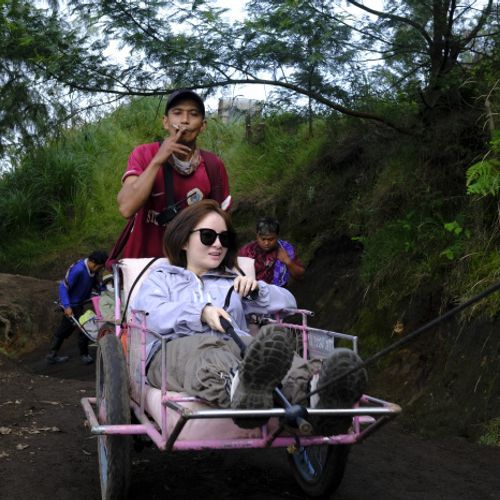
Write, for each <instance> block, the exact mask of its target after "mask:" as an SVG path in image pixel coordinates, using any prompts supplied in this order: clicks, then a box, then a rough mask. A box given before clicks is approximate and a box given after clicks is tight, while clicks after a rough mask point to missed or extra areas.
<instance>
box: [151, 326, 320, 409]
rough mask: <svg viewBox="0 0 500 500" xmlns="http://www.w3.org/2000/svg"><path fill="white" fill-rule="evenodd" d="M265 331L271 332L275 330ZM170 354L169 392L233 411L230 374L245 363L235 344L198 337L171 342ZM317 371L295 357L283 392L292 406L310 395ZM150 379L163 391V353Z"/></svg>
mask: <svg viewBox="0 0 500 500" xmlns="http://www.w3.org/2000/svg"><path fill="white" fill-rule="evenodd" d="M263 328H266V329H271V328H273V326H272V325H267V326H264V327H263ZM241 338H242V340H243V341H244V342H245V343H247V344H250V343H251V342H252V341H253V340H254V338H253V337H241ZM166 351H167V352H166V367H165V368H166V370H167V389H168V390H170V391H176V392H186V393H188V394H190V395H192V396H199V397H200V398H203V399H205V400H207V401H209V402H210V403H213V404H215V405H217V406H219V407H221V408H228V407H229V405H230V400H229V392H228V390H227V384H228V379H229V372H230V370H231V369H236V368H237V367H238V365H239V363H240V361H241V355H240V351H239V348H238V346H237V345H236V343H235V342H234V340H232V339H225V338H222V337H216V336H215V335H209V334H195V335H191V336H189V337H182V338H179V339H175V340H172V341H170V342H169V343H168V344H167V347H166ZM314 368H315V367H314V363H311V362H308V361H306V360H304V359H303V358H301V357H299V356H297V355H295V356H294V359H293V362H292V366H291V368H290V370H289V371H288V373H287V374H286V376H285V378H284V379H283V381H282V384H283V392H284V394H285V395H286V397H287V398H288V399H289V400H290V401H291V402H295V401H298V400H299V399H301V398H302V397H303V396H305V394H307V392H308V386H309V380H310V379H311V377H312V374H313V370H314ZM314 371H316V370H314ZM147 378H148V382H149V384H150V385H152V386H153V387H157V388H160V387H161V351H159V352H157V353H156V354H155V355H154V356H153V359H152V360H151V363H150V365H149V369H148V373H147Z"/></svg>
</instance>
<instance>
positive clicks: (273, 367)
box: [231, 327, 293, 409]
mask: <svg viewBox="0 0 500 500" xmlns="http://www.w3.org/2000/svg"><path fill="white" fill-rule="evenodd" d="M292 359H293V347H292V343H291V340H290V336H289V333H288V332H287V331H286V330H277V329H275V328H272V327H271V328H268V329H266V328H264V329H262V330H261V332H259V334H258V335H257V336H256V337H255V340H254V341H253V342H252V343H251V344H250V345H249V346H248V348H247V351H246V354H245V358H244V359H243V361H242V363H241V365H240V368H239V378H240V382H239V385H238V387H237V389H236V391H235V394H234V395H233V399H232V401H231V407H232V408H239V409H250V408H254V409H262V408H272V407H273V406H274V405H273V391H274V388H275V387H276V386H277V385H278V384H279V383H280V382H281V380H282V379H283V377H284V376H285V375H286V374H287V372H288V370H289V369H290V366H291V364H292Z"/></svg>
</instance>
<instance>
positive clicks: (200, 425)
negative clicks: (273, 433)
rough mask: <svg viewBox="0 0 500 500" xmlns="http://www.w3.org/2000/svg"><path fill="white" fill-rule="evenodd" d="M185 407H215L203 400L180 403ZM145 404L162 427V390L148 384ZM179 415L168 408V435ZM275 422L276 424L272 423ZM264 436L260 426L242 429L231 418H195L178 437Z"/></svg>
mask: <svg viewBox="0 0 500 500" xmlns="http://www.w3.org/2000/svg"><path fill="white" fill-rule="evenodd" d="M168 396H169V397H188V395H187V394H185V393H180V392H171V391H169V392H168ZM180 404H182V406H184V407H185V408H189V409H191V410H193V411H196V410H209V409H213V407H211V406H208V405H206V404H203V403H201V402H186V403H184V402H183V403H180ZM144 406H145V409H146V411H147V413H148V414H149V415H150V416H151V417H152V418H153V420H154V421H155V422H156V423H157V424H158V426H160V427H161V391H160V389H156V388H154V387H150V386H146V388H145V400H144ZM178 419H179V415H178V413H177V412H176V411H175V410H171V409H170V408H167V435H170V433H171V432H172V431H173V429H174V427H175V424H176V423H177V421H178ZM275 420H276V419H271V422H270V425H271V427H272V428H276V427H277V422H273V421H275ZM272 424H274V425H272ZM260 437H262V434H261V430H260V428H255V429H241V428H240V427H238V426H237V425H235V424H234V423H233V421H232V420H231V419H229V418H213V419H193V420H189V421H188V422H187V423H186V425H185V426H184V429H183V430H182V432H181V433H180V435H179V437H178V438H177V439H178V440H180V441H187V440H206V439H211V440H212V439H255V438H260Z"/></svg>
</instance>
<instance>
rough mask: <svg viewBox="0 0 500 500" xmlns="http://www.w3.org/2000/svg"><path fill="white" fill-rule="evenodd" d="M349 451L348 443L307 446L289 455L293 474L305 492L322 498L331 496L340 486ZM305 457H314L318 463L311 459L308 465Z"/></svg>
mask: <svg viewBox="0 0 500 500" xmlns="http://www.w3.org/2000/svg"><path fill="white" fill-rule="evenodd" d="M349 451H350V446H348V445H334V446H333V445H321V446H309V447H305V448H302V449H301V451H299V452H298V453H295V454H289V453H287V455H288V462H289V464H290V467H291V469H292V474H293V476H294V478H295V480H296V481H297V483H298V484H299V486H300V487H301V488H302V490H303V491H304V493H306V494H307V495H308V496H310V497H314V498H321V497H329V496H330V495H331V494H332V493H334V492H335V491H336V490H337V488H338V487H339V486H340V483H341V482H342V478H343V477H344V471H345V467H346V465H347V459H348V457H349ZM304 453H305V454H306V455H304ZM305 457H307V458H309V457H310V459H314V460H315V461H316V464H313V463H312V462H311V461H309V467H308V465H307V463H306V462H305V460H304V459H303V458H305Z"/></svg>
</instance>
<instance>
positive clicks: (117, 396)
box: [96, 335, 131, 500]
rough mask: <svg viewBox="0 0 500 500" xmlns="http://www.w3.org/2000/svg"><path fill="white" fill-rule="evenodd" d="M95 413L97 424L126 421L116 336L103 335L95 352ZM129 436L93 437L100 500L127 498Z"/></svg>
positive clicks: (123, 368) (124, 373)
mask: <svg viewBox="0 0 500 500" xmlns="http://www.w3.org/2000/svg"><path fill="white" fill-rule="evenodd" d="M97 359H98V363H97V374H96V385H97V391H96V392H97V416H98V420H99V423H100V424H130V402H129V393H128V377H127V367H126V363H125V357H124V355H123V350H122V346H121V344H120V341H119V339H118V338H117V337H116V336H115V335H105V336H104V337H102V338H101V339H100V340H99V344H98V353H97ZM130 445H131V439H130V436H124V435H112V434H109V435H106V434H101V435H99V436H98V437H97V451H98V455H99V476H100V479H101V495H102V500H119V499H125V498H127V494H128V488H129V480H130Z"/></svg>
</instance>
